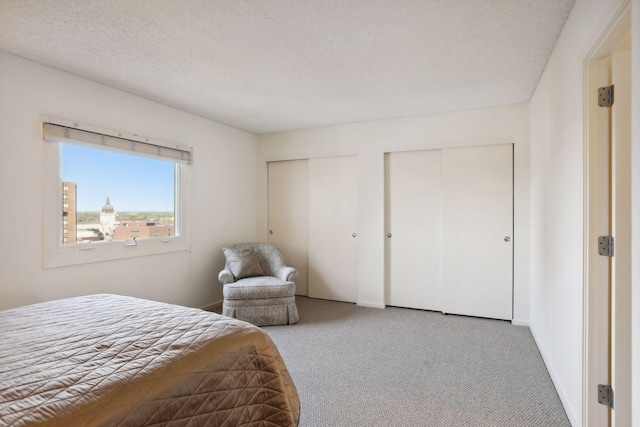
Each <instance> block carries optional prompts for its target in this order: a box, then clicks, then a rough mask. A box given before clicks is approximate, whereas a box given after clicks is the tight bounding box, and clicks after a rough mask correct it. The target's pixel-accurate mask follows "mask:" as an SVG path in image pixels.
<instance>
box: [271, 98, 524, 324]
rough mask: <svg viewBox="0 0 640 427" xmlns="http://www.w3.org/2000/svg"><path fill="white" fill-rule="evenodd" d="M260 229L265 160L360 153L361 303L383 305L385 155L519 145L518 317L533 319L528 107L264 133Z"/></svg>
mask: <svg viewBox="0 0 640 427" xmlns="http://www.w3.org/2000/svg"><path fill="white" fill-rule="evenodd" d="M259 141H260V145H259V153H260V154H259V165H260V166H259V167H260V168H259V178H260V179H262V180H264V182H263V184H262V185H261V187H260V205H259V209H260V216H259V218H260V226H259V229H260V233H261V236H262V238H263V239H266V231H267V185H266V177H267V167H266V162H268V161H274V160H288V159H300V158H314V157H323V156H331V155H340V154H356V155H358V158H359V193H358V203H359V211H360V212H359V227H358V240H359V249H358V263H359V277H358V303H359V304H363V305H371V306H383V305H384V303H385V300H384V295H385V292H384V286H385V283H384V278H385V275H384V265H385V253H384V248H385V241H384V239H385V237H384V235H385V229H384V224H385V221H384V206H385V200H384V153H385V152H390V151H403V150H417V149H433V148H445V147H461V146H471V145H483V144H495V143H505V142H513V143H514V144H515V146H514V157H515V167H514V175H515V176H514V179H515V200H514V204H515V233H514V245H515V264H514V269H515V278H514V301H515V303H514V312H515V316H514V318H515V321H516V322H519V323H525V324H526V323H527V322H528V318H529V299H528V294H529V290H528V286H529V285H528V278H529V252H528V250H529V249H528V248H529V225H528V223H529V159H528V155H529V127H528V108H527V105H524V104H523V105H513V106H507V107H498V108H488V109H482V110H472V111H465V112H457V113H448V114H438V115H431V116H419V117H410V118H403V119H393V120H382V121H374V122H366V123H354V124H347V125H341V126H330V127H323V128H316V129H308V130H300V131H291V132H283V133H275V134H269V135H262V136H259Z"/></svg>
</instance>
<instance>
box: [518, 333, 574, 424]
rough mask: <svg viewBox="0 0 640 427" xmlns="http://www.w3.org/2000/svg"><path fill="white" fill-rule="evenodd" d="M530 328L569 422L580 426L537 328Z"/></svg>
mask: <svg viewBox="0 0 640 427" xmlns="http://www.w3.org/2000/svg"><path fill="white" fill-rule="evenodd" d="M529 330H530V331H531V335H533V340H534V341H535V343H536V347H538V351H539V352H540V355H541V356H542V361H543V362H544V364H545V366H546V367H547V371H548V372H549V376H550V377H551V381H553V385H554V386H555V388H556V392H557V393H558V396H559V397H560V402H562V406H563V407H564V411H565V412H566V413H567V417H568V418H569V422H570V423H571V425H572V426H573V427H578V426H579V425H580V424H578V421H577V419H576V416H575V414H574V413H573V411H572V410H571V407H570V406H569V402H568V401H567V397H566V396H565V393H564V390H563V388H562V386H561V385H560V380H558V376H557V375H556V373H555V371H554V370H553V368H552V367H551V364H550V363H549V358H548V357H547V354H546V353H545V351H544V349H543V348H542V347H541V346H540V341H539V340H538V338H537V336H536V332H535V330H534V329H533V328H531V327H529Z"/></svg>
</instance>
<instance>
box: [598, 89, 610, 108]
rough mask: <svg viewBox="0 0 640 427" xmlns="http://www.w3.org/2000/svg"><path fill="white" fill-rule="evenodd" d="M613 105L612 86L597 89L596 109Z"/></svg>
mask: <svg viewBox="0 0 640 427" xmlns="http://www.w3.org/2000/svg"><path fill="white" fill-rule="evenodd" d="M612 105H613V85H611V86H605V87H601V88H599V89H598V107H611V106H612Z"/></svg>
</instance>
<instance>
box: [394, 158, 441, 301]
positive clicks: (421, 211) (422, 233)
mask: <svg viewBox="0 0 640 427" xmlns="http://www.w3.org/2000/svg"><path fill="white" fill-rule="evenodd" d="M441 153H442V151H441V150H425V151H412V152H401V153H389V154H387V158H386V175H387V176H386V181H387V182H386V192H387V194H386V197H387V233H389V234H390V235H391V237H389V234H387V262H388V268H387V274H388V276H387V277H388V284H387V304H388V305H394V306H400V307H410V308H419V309H426V310H441V309H442V296H441V295H442V287H441V282H442V277H441V272H442V268H441V264H442V163H441V162H442V159H441V157H442V154H441Z"/></svg>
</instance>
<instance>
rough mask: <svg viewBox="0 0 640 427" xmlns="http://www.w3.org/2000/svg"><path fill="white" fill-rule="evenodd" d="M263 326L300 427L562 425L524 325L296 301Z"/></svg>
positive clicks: (555, 400)
mask: <svg viewBox="0 0 640 427" xmlns="http://www.w3.org/2000/svg"><path fill="white" fill-rule="evenodd" d="M297 304H298V310H299V312H300V322H299V323H298V324H295V325H287V326H267V327H264V330H265V331H266V332H267V333H268V334H269V335H270V336H271V337H272V339H273V340H274V341H275V343H276V344H277V345H278V348H279V349H280V352H281V354H282V356H283V357H284V360H285V362H286V364H287V366H288V368H289V371H290V372H291V375H292V377H293V380H294V382H295V384H296V387H297V388H298V393H299V394H300V400H301V406H302V410H301V412H302V415H301V420H300V427H329V426H330V427H360V426H362V427H372V426H385V427H390V426H474V427H480V426H509V427H516V426H554V427H555V426H570V423H569V420H568V419H567V416H566V414H565V412H564V409H563V407H562V404H561V403H560V399H559V398H558V395H557V393H556V391H555V389H554V387H553V384H552V382H551V378H550V377H549V374H548V372H547V370H546V368H545V366H544V363H543V361H542V358H541V356H540V354H539V352H538V349H537V347H536V345H535V343H534V341H533V337H532V336H531V333H530V331H529V329H528V328H527V327H522V326H513V325H511V324H510V323H508V322H504V321H498V320H487V319H477V318H470V317H464V316H454V315H443V314H440V313H435V312H429V311H420V310H410V309H402V308H393V307H388V308H386V309H384V310H380V309H375V308H365V307H358V306H356V305H354V304H347V303H339V302H333V301H324V300H317V299H310V298H305V297H297Z"/></svg>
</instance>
